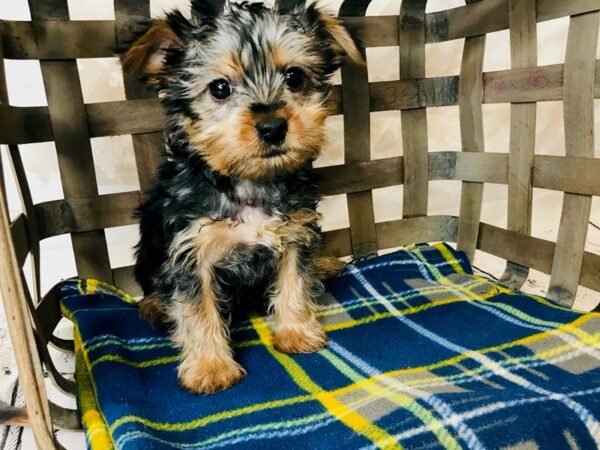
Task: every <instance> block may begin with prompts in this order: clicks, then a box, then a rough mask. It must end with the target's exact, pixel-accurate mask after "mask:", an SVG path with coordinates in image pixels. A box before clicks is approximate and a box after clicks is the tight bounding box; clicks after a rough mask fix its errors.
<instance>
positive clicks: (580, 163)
mask: <svg viewBox="0 0 600 450" xmlns="http://www.w3.org/2000/svg"><path fill="white" fill-rule="evenodd" d="M402 169H403V158H402V157H393V158H385V159H378V160H373V161H367V162H360V163H352V164H345V165H339V166H329V167H321V168H318V169H317V174H318V175H319V176H320V178H321V192H322V193H323V194H324V195H337V194H344V193H353V192H364V191H367V190H372V189H380V188H384V187H388V186H397V185H401V184H402V183H403V181H404V180H403V175H402V174H403V170H402ZM599 173H600V158H575V157H564V156H547V155H538V156H536V157H535V162H534V170H533V186H534V187H537V188H543V189H551V190H557V191H564V192H570V193H574V194H585V195H596V196H600V177H599V176H598V174H599ZM429 179H430V180H455V181H470V182H478V183H494V184H507V182H508V154H507V153H467V152H434V153H430V154H429ZM140 198H141V196H140V193H139V192H125V193H120V194H109V195H100V196H96V197H91V198H79V199H71V200H68V201H67V200H54V201H51V202H46V203H40V204H38V205H36V206H35V209H36V214H37V219H38V221H39V227H40V238H41V239H46V238H48V237H51V236H56V235H60V234H65V233H81V232H86V231H93V230H98V229H102V228H110V227H117V226H123V225H131V224H134V223H137V220H136V219H135V218H134V217H133V211H134V209H135V208H136V206H137V205H138V203H139V201H140ZM98 211H102V213H101V214H100V213H98ZM24 220H25V218H24V217H19V218H18V219H17V221H16V222H15V223H13V234H14V239H15V240H16V242H17V243H18V242H22V244H19V245H18V246H17V250H18V252H19V258H20V260H22V261H24V259H25V257H26V256H27V252H28V250H27V248H28V247H27V245H26V242H27V241H26V234H25V224H24ZM337 238H339V236H337ZM331 245H333V244H331ZM344 245H345V244H344ZM344 245H342V247H341V248H343V249H346V247H344ZM348 248H349V247H348ZM20 249H21V250H20ZM22 261H21V264H22Z"/></svg>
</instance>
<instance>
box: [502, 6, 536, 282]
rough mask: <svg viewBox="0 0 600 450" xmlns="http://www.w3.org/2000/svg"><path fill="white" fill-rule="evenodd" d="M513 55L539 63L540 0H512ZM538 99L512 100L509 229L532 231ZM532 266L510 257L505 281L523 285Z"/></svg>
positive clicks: (518, 64)
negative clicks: (533, 101) (532, 101)
mask: <svg viewBox="0 0 600 450" xmlns="http://www.w3.org/2000/svg"><path fill="white" fill-rule="evenodd" d="M508 4H509V23H510V55H511V66H512V68H513V69H519V68H525V67H533V66H536V65H537V22H536V8H535V5H536V0H509V2H508ZM536 111H537V105H536V103H518V104H511V110H510V143H509V147H510V149H509V157H508V211H507V229H508V230H510V231H516V232H517V233H520V234H530V233H531V215H532V200H533V186H532V185H533V183H532V177H533V162H534V155H535V129H536V126H535V125H536V122H535V120H536ZM528 275H529V269H527V268H526V267H524V266H522V265H519V264H516V263H514V262H511V261H507V263H506V269H505V271H504V274H503V275H502V277H501V278H500V279H501V281H502V284H503V285H504V286H507V287H509V288H511V289H520V288H521V286H522V285H523V283H525V281H526V280H527V277H528Z"/></svg>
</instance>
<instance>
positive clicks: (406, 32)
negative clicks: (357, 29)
mask: <svg viewBox="0 0 600 450" xmlns="http://www.w3.org/2000/svg"><path fill="white" fill-rule="evenodd" d="M426 5H427V1H425V0H405V1H403V2H402V4H401V6H400V16H399V17H398V20H399V22H400V32H399V36H398V47H399V50H400V80H406V79H418V78H425V6H426ZM400 120H401V123H402V151H403V154H404V189H403V203H402V217H404V218H410V217H419V216H426V215H427V201H428V192H429V180H428V167H427V166H428V158H427V151H428V141H427V110H426V109H425V108H419V109H412V110H403V111H402V112H401V114H400Z"/></svg>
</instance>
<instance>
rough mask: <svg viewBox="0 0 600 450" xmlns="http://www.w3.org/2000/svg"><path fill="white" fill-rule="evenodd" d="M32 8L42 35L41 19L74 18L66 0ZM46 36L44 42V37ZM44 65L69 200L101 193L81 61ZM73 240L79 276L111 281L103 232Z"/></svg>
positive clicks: (63, 177)
mask: <svg viewBox="0 0 600 450" xmlns="http://www.w3.org/2000/svg"><path fill="white" fill-rule="evenodd" d="M29 4H30V9H31V17H32V19H33V20H34V29H35V31H36V36H40V33H39V32H38V30H37V28H36V23H38V22H35V21H36V20H39V19H42V18H44V19H48V18H60V19H68V18H69V12H68V7H67V2H66V0H53V1H50V2H42V1H41V0H40V1H34V0H30V1H29ZM50 6H51V8H50ZM48 14H50V16H48ZM41 36H42V39H43V35H41ZM40 66H41V69H42V77H43V79H44V87H45V90H46V98H47V100H48V112H49V115H50V122H51V124H52V131H53V136H54V142H55V145H56V151H57V156H58V166H59V171H60V176H61V184H62V188H63V193H64V195H65V198H71V197H78V196H86V195H88V196H89V195H94V194H97V193H98V187H97V184H96V173H95V170H94V160H93V156H92V147H91V143H90V137H89V133H88V126H87V118H86V114H85V108H84V103H83V94H82V91H81V83H80V80H79V71H78V68H77V62H76V61H74V60H68V61H41V62H40ZM71 240H72V243H73V249H74V252H75V262H76V265H77V271H78V273H79V274H80V275H81V276H90V277H93V276H100V277H104V279H105V280H109V281H111V279H110V275H111V272H110V262H109V257H108V248H107V245H106V238H105V236H104V231H103V230H97V231H93V232H89V233H85V234H77V235H72V236H71Z"/></svg>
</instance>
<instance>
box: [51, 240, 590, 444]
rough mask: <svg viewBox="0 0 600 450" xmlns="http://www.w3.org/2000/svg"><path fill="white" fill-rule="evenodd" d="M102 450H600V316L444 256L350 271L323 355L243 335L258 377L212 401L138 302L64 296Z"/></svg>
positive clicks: (94, 292)
mask: <svg viewBox="0 0 600 450" xmlns="http://www.w3.org/2000/svg"><path fill="white" fill-rule="evenodd" d="M62 292H63V298H64V299H63V310H64V314H65V315H66V316H67V317H68V318H70V319H71V320H72V321H73V322H74V324H75V342H76V355H77V367H76V369H77V370H76V378H77V385H78V389H79V392H78V394H79V395H78V402H79V408H80V412H81V415H82V420H83V424H84V427H85V430H86V436H87V440H88V446H89V448H91V449H93V450H104V449H111V448H117V449H140V450H149V449H195V448H205V449H213V448H230V447H234V446H235V447H239V448H256V449H261V450H265V449H337V448H340V449H342V448H343V449H346V450H348V449H359V448H364V449H377V448H381V449H400V448H410V449H421V448H423V449H424V448H447V449H458V448H472V449H480V448H513V449H519V448H522V449H526V448H560V449H562V448H582V449H585V448H597V447H598V446H599V444H600V315H599V314H581V313H577V312H574V311H570V310H567V309H563V308H559V307H556V306H554V305H552V304H551V303H549V302H548V301H546V300H544V299H542V298H538V297H533V296H528V295H523V294H518V293H514V292H511V291H509V290H507V289H505V288H503V287H501V286H499V285H497V284H495V283H493V282H491V281H489V280H487V279H484V278H482V277H479V276H475V275H473V273H472V270H471V267H470V265H469V263H468V261H467V260H466V258H465V256H464V255H463V254H461V253H458V252H455V251H454V250H453V249H452V248H450V247H449V246H447V245H445V244H436V245H432V246H429V245H414V246H410V247H407V248H405V249H402V250H400V251H397V252H395V253H392V254H388V255H385V256H380V257H376V258H372V259H367V260H364V261H360V262H356V263H353V264H351V265H349V266H348V267H347V268H346V270H345V271H344V272H343V274H342V275H341V276H340V277H338V278H335V279H333V280H330V281H328V282H327V293H326V294H325V295H324V296H323V298H322V302H321V309H320V311H319V317H320V320H321V322H322V323H323V325H324V327H325V329H326V330H327V332H328V335H329V339H330V340H329V345H328V346H327V348H326V349H325V350H322V351H320V352H318V353H314V354H310V355H287V354H283V353H279V352H278V351H277V350H275V349H274V348H273V346H272V329H271V323H270V322H269V320H268V319H266V318H263V317H258V316H255V317H251V318H250V319H249V320H247V321H243V322H237V323H234V324H233V325H232V340H233V343H234V344H233V345H234V347H235V350H236V358H237V359H238V360H239V361H240V362H241V364H242V365H243V366H244V367H245V368H246V369H247V371H248V375H247V376H246V378H245V379H244V380H243V381H242V382H241V383H240V384H238V385H236V386H234V387H233V388H231V389H229V390H227V391H225V392H222V393H220V394H216V395H211V396H199V395H193V394H190V393H188V392H185V391H183V390H182V389H180V388H179V387H178V384H177V372H176V367H177V361H178V354H177V350H176V349H174V348H173V347H172V346H171V344H170V342H169V340H168V337H167V335H166V334H165V333H164V332H160V331H157V330H154V329H152V328H151V327H150V326H149V325H147V324H146V323H145V322H144V321H142V320H141V319H140V318H139V317H138V312H137V308H136V307H135V305H134V304H133V299H132V298H131V297H129V296H127V295H126V294H125V293H123V292H121V291H119V290H117V289H116V288H114V287H111V286H108V285H105V284H102V283H99V282H97V281H93V280H69V281H66V282H64V284H63V287H62Z"/></svg>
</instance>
